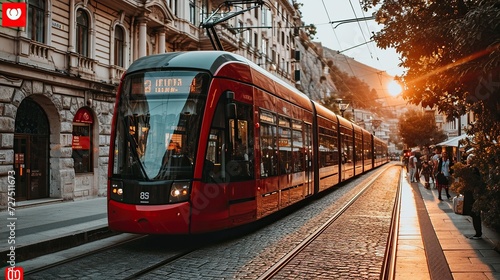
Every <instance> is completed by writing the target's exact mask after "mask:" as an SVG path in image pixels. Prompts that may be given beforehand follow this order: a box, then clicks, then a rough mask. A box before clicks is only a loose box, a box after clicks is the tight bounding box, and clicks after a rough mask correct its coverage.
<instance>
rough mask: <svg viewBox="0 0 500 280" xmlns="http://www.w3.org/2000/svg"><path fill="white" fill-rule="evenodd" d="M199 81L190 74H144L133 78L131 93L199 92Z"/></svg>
mask: <svg viewBox="0 0 500 280" xmlns="http://www.w3.org/2000/svg"><path fill="white" fill-rule="evenodd" d="M201 82H202V80H201V79H196V78H194V77H193V76H191V75H185V76H183V75H179V76H169V77H165V76H161V75H147V74H146V75H145V77H144V78H143V79H134V80H133V82H132V94H145V95H148V94H169V93H199V92H198V89H200V88H201Z"/></svg>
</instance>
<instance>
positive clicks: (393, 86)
mask: <svg viewBox="0 0 500 280" xmlns="http://www.w3.org/2000/svg"><path fill="white" fill-rule="evenodd" d="M402 90H403V89H402V88H401V86H400V85H399V84H398V83H397V82H396V81H391V82H389V84H387V91H388V92H389V94H390V95H391V96H397V95H398V94H400V93H401V91H402Z"/></svg>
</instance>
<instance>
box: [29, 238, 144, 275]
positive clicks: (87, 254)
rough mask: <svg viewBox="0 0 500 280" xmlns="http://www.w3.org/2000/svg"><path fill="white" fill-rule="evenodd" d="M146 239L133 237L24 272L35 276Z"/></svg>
mask: <svg viewBox="0 0 500 280" xmlns="http://www.w3.org/2000/svg"><path fill="white" fill-rule="evenodd" d="M146 237H147V235H140V236H133V237H131V238H128V239H125V240H122V241H119V242H116V243H113V244H110V245H106V246H103V247H100V248H98V249H93V250H90V251H86V252H84V253H80V254H75V255H74V256H71V257H68V258H65V259H64V260H60V261H55V262H52V263H50V264H47V265H44V266H39V267H37V268H34V269H31V270H29V271H26V272H24V275H26V276H30V275H35V274H37V273H40V272H42V271H45V270H48V269H51V268H54V267H58V266H61V265H64V264H67V263H71V262H75V261H78V260H81V259H84V258H88V257H90V256H92V255H95V254H98V253H100V252H104V251H106V250H111V249H114V248H118V247H120V246H123V245H125V244H130V243H132V242H137V241H139V240H143V239H144V238H146Z"/></svg>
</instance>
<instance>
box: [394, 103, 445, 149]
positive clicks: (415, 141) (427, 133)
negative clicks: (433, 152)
mask: <svg viewBox="0 0 500 280" xmlns="http://www.w3.org/2000/svg"><path fill="white" fill-rule="evenodd" d="M398 128H399V135H400V136H401V138H402V139H403V143H404V144H405V145H406V146H407V147H417V146H418V147H420V148H428V147H429V146H430V145H432V144H435V143H438V142H441V141H443V140H445V139H446V134H444V132H443V131H442V130H439V129H438V128H437V126H436V122H435V120H434V115H432V114H426V113H423V112H421V111H417V110H410V111H408V112H406V113H405V114H404V115H402V116H401V117H400V119H399V123H398Z"/></svg>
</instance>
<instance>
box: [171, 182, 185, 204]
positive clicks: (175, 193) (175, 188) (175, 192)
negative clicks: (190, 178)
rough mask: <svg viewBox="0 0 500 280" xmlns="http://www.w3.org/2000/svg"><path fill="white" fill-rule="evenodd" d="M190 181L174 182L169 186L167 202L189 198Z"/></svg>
mask: <svg viewBox="0 0 500 280" xmlns="http://www.w3.org/2000/svg"><path fill="white" fill-rule="evenodd" d="M190 189H191V183H190V182H174V183H172V187H171V188H170V197H169V199H168V202H170V203H174V202H181V201H186V200H188V199H189V191H190Z"/></svg>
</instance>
